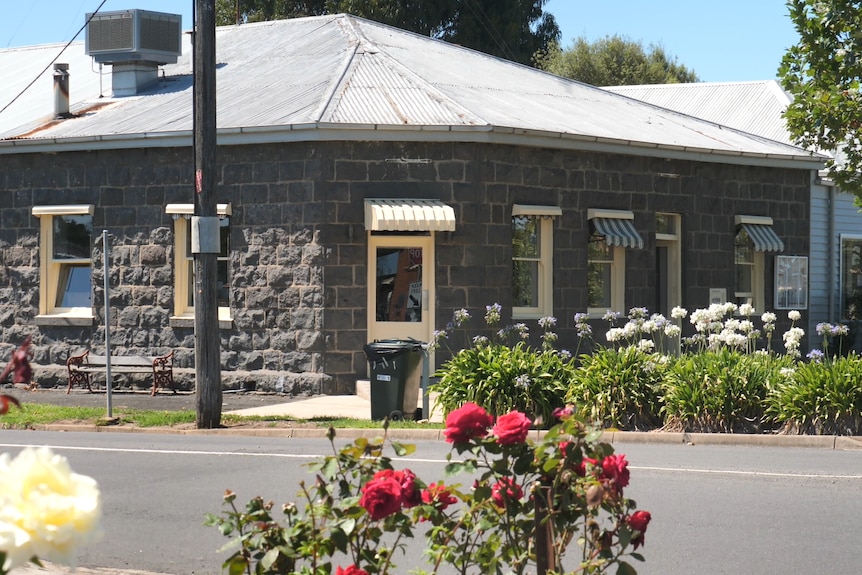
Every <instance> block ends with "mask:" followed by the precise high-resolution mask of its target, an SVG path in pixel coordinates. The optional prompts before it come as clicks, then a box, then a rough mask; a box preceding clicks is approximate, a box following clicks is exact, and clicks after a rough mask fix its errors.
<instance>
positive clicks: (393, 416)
mask: <svg viewBox="0 0 862 575" xmlns="http://www.w3.org/2000/svg"><path fill="white" fill-rule="evenodd" d="M389 420H390V421H403V420H404V414H403V413H401V412H400V411H398V410H397V409H396V410H395V411H393V412H392V413H390V414H389Z"/></svg>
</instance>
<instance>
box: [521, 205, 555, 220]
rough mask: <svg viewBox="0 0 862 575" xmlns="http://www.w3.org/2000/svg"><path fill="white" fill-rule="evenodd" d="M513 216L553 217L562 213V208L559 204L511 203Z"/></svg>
mask: <svg viewBox="0 0 862 575" xmlns="http://www.w3.org/2000/svg"><path fill="white" fill-rule="evenodd" d="M512 215H513V216H542V217H544V218H554V217H559V216H562V215H563V209H562V208H561V207H559V206H531V205H527V204H513V205H512Z"/></svg>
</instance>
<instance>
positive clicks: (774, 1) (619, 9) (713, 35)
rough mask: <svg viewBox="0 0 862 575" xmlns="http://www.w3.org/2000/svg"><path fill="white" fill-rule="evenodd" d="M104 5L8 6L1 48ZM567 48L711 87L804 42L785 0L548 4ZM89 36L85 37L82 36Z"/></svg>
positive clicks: (747, 75)
mask: <svg viewBox="0 0 862 575" xmlns="http://www.w3.org/2000/svg"><path fill="white" fill-rule="evenodd" d="M101 3H102V0H15V1H8V2H5V4H7V5H5V6H4V7H3V8H4V11H3V12H4V15H3V16H4V17H3V18H2V19H0V48H6V47H12V46H24V45H29V44H45V43H53V42H66V41H68V40H70V39H71V38H72V37H73V36H74V35H75V33H76V32H77V31H78V29H79V28H80V27H81V26H82V25H83V23H84V14H86V13H87V12H92V11H94V10H95V9H96V8H98V7H99V5H100V4H101ZM192 6H194V0H107V1H106V2H105V5H104V6H103V7H102V10H103V11H108V10H124V9H127V8H142V9H145V10H154V11H157V12H170V13H174V14H182V15H183V28H184V29H188V28H190V27H191V21H192ZM545 11H546V12H550V13H552V14H554V16H555V17H556V18H557V22H558V24H559V26H560V29H561V30H562V33H563V37H562V42H563V46H564V47H568V46H571V44H572V41H573V40H574V39H575V38H577V37H580V36H584V37H586V38H587V39H588V40H589V41H591V42H592V41H595V40H597V39H599V38H603V37H605V36H609V35H614V34H618V35H620V36H623V37H625V38H628V39H630V40H634V41H638V42H641V43H642V44H643V45H644V47H648V46H649V45H651V44H655V45H660V46H662V47H663V48H664V49H665V51H666V52H667V53H668V54H669V55H671V56H675V57H676V58H677V60H678V62H679V63H680V64H683V65H685V66H686V67H687V68H689V69H690V70H693V71H694V72H695V73H696V74H697V75H698V76H699V77H700V79H701V80H703V81H706V82H727V81H741V80H769V79H772V78H775V76H776V70H777V68H778V65H779V63H780V61H781V57H782V55H783V54H784V52H785V51H786V50H787V48H789V47H790V46H791V45H793V44H794V43H795V42H796V40H797V35H796V32H795V30H794V29H793V25H792V23H791V22H790V19H789V18H788V16H787V7H786V0H721V1H720V2H716V1H714V0H711V1H704V0H549V1H548V3H547V4H546V5H545ZM80 39H83V35H82V36H81V37H80Z"/></svg>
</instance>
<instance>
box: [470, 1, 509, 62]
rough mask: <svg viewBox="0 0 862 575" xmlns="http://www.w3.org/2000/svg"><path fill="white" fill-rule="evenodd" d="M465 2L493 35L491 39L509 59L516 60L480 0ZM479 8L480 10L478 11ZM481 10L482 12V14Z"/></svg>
mask: <svg viewBox="0 0 862 575" xmlns="http://www.w3.org/2000/svg"><path fill="white" fill-rule="evenodd" d="M464 4H466V5H467V8H469V9H470V11H471V12H472V13H473V16H475V17H476V19H477V20H478V21H479V24H481V25H482V27H483V28H484V29H485V31H486V32H487V33H488V35H489V36H490V37H491V40H492V41H493V42H494V43H495V44H496V45H497V47H498V48H499V49H500V51H501V52H502V53H503V55H504V56H506V57H507V58H508V59H509V60H512V61H513V62H514V61H515V55H514V54H513V53H512V51H511V50H510V49H509V47H508V46H507V45H506V43H505V42H504V41H503V36H502V34H500V32H499V31H498V30H497V28H496V27H495V26H494V24H493V23H492V22H491V20H490V18H488V15H487V14H486V13H485V11H484V10H483V9H482V6H481V5H480V4H479V0H464ZM477 10H478V11H477ZM480 12H481V14H480Z"/></svg>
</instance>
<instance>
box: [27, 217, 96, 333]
mask: <svg viewBox="0 0 862 575" xmlns="http://www.w3.org/2000/svg"><path fill="white" fill-rule="evenodd" d="M32 213H33V215H34V216H36V217H38V218H40V242H39V249H40V258H39V259H40V261H39V269H40V276H39V279H40V289H39V315H40V316H62V317H64V318H81V319H83V320H85V321H92V319H93V307H92V306H93V281H92V239H93V206H92V205H90V204H85V205H67V206H36V207H34V208H33V212H32Z"/></svg>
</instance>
